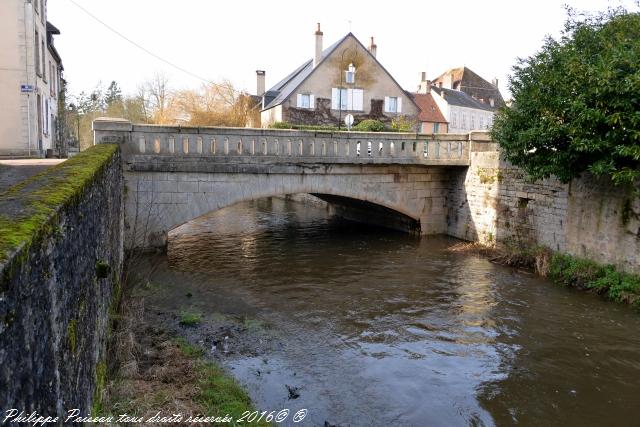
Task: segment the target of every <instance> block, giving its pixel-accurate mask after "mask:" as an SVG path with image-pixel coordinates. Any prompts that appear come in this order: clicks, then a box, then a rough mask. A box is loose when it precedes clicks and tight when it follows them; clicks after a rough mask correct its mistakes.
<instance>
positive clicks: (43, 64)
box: [0, 0, 63, 156]
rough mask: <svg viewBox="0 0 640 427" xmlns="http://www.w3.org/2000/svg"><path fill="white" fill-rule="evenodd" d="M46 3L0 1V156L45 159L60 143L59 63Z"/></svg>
mask: <svg viewBox="0 0 640 427" xmlns="http://www.w3.org/2000/svg"><path fill="white" fill-rule="evenodd" d="M57 34H60V31H58V29H57V28H56V27H54V26H53V25H52V24H51V23H50V22H47V1H46V0H31V1H27V0H2V1H1V2H0V93H1V94H2V97H0V156H44V154H45V152H46V150H47V149H55V148H56V144H57V141H58V137H57V133H58V132H57V130H58V123H57V121H58V119H57V118H58V101H59V96H60V90H61V87H62V85H61V83H62V70H63V68H62V61H61V59H60V55H59V54H58V52H57V51H56V49H55V47H54V44H53V37H54V36H55V35H57Z"/></svg>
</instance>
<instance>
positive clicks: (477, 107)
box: [431, 87, 494, 133]
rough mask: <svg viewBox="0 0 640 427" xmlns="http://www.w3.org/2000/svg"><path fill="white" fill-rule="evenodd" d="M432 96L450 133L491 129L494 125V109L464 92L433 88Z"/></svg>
mask: <svg viewBox="0 0 640 427" xmlns="http://www.w3.org/2000/svg"><path fill="white" fill-rule="evenodd" d="M431 95H432V96H433V100H434V101H435V102H436V104H437V105H438V108H440V111H441V112H442V114H443V115H444V117H445V119H446V120H447V122H449V133H466V132H469V131H472V130H481V129H490V128H491V126H492V125H493V110H494V109H493V108H491V106H490V105H488V104H483V103H481V102H480V101H478V100H476V99H473V98H472V97H470V96H469V95H467V94H466V93H464V92H462V91H459V90H455V89H445V88H438V87H432V88H431Z"/></svg>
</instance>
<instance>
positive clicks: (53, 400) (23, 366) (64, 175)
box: [0, 145, 123, 416]
mask: <svg viewBox="0 0 640 427" xmlns="http://www.w3.org/2000/svg"><path fill="white" fill-rule="evenodd" d="M122 188H123V175H122V169H121V158H120V152H119V150H118V147H117V146H113V145H104V146H101V147H93V148H91V149H89V150H87V151H86V152H83V153H80V154H78V155H77V156H76V157H74V158H73V159H72V160H67V161H66V162H64V163H62V164H60V165H58V166H55V167H52V168H51V169H49V170H47V171H46V172H44V173H43V174H39V175H37V176H36V177H34V178H32V179H30V180H28V181H26V182H25V183H22V184H19V185H18V186H15V187H12V188H11V189H9V190H8V191H7V192H5V193H1V194H0V231H1V232H2V235H1V236H0V410H2V411H4V410H7V409H11V408H15V409H18V410H20V411H22V410H24V411H25V413H27V414H30V413H31V412H33V411H36V412H38V413H39V414H41V415H45V416H46V415H49V416H57V415H58V416H61V415H63V414H65V413H66V411H68V410H71V409H76V408H77V409H80V411H81V413H82V414H87V413H89V412H90V411H91V406H92V402H93V397H94V394H95V393H96V388H97V384H99V383H101V382H103V381H104V374H105V369H106V365H105V363H104V360H105V344H106V337H107V333H108V330H109V325H108V319H109V310H110V306H111V304H112V301H114V294H117V293H118V289H119V283H120V282H119V281H120V276H121V269H122V261H123V250H122V248H123V244H122V235H123V198H122V197H123V193H122Z"/></svg>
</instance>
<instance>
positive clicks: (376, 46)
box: [369, 37, 378, 58]
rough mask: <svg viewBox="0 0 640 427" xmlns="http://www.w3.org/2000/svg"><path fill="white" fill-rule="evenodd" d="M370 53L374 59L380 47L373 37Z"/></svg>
mask: <svg viewBox="0 0 640 427" xmlns="http://www.w3.org/2000/svg"><path fill="white" fill-rule="evenodd" d="M369 52H371V55H373V57H374V58H375V56H376V54H377V53H378V45H377V44H376V43H375V42H374V41H373V37H371V43H369Z"/></svg>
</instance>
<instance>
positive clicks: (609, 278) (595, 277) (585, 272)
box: [549, 253, 640, 305]
mask: <svg viewBox="0 0 640 427" xmlns="http://www.w3.org/2000/svg"><path fill="white" fill-rule="evenodd" d="M549 276H550V277H551V279H553V280H554V281H556V282H558V283H561V284H563V285H567V286H573V287H577V288H580V289H592V290H594V291H596V292H597V293H599V294H602V295H606V296H607V297H608V298H610V299H612V300H614V301H617V302H627V303H632V304H636V305H638V303H640V275H637V274H629V273H622V272H619V271H617V270H616V269H615V267H614V266H612V265H606V266H605V265H600V264H598V263H596V262H594V261H591V260H588V259H584V258H578V257H573V256H571V255H567V254H560V253H556V254H554V255H553V256H552V258H551V263H550V265H549Z"/></svg>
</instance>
